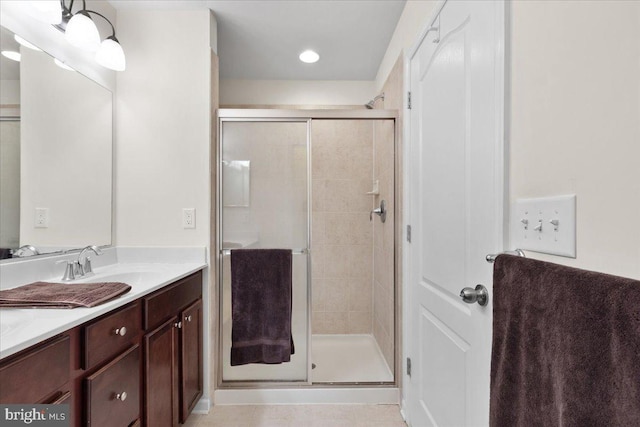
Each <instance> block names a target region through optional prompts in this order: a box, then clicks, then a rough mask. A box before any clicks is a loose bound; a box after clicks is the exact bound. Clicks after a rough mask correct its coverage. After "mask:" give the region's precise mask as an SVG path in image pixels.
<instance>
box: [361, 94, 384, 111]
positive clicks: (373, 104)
mask: <svg viewBox="0 0 640 427" xmlns="http://www.w3.org/2000/svg"><path fill="white" fill-rule="evenodd" d="M378 99H382V100H383V101H384V92H382V93H381V94H380V95H378V96H376V97H375V98H373V99H372V100H371V101H369V102H367V103H366V104H364V106H365V107H366V108H367V110H372V109H373V107H374V106H375V104H376V101H377V100H378Z"/></svg>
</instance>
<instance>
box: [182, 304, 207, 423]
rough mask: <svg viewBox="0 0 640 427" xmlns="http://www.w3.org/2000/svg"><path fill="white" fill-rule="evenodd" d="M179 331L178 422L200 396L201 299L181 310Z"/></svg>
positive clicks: (183, 420) (183, 418)
mask: <svg viewBox="0 0 640 427" xmlns="http://www.w3.org/2000/svg"><path fill="white" fill-rule="evenodd" d="M181 317H182V330H181V333H180V352H181V354H180V359H181V362H182V364H181V370H180V401H181V405H180V422H181V423H184V422H186V420H187V417H189V414H190V413H191V410H192V409H193V407H194V406H196V403H198V399H200V396H202V336H203V335H202V333H203V331H202V300H201V299H199V300H198V301H196V302H195V303H193V304H192V305H191V306H189V307H188V308H186V309H185V310H184V311H183V312H182V316H181Z"/></svg>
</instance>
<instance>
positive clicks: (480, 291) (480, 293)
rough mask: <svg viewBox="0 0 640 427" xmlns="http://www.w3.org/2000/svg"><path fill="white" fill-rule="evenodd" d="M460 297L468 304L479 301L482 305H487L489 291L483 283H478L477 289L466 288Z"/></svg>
mask: <svg viewBox="0 0 640 427" xmlns="http://www.w3.org/2000/svg"><path fill="white" fill-rule="evenodd" d="M460 298H462V301H464V302H466V303H467V304H473V303H474V302H477V303H478V304H480V305H483V306H484V305H487V302H489V291H488V290H487V288H485V287H484V286H482V285H477V286H476V288H475V289H473V288H464V289H463V290H461V291H460Z"/></svg>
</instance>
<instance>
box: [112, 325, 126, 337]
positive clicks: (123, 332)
mask: <svg viewBox="0 0 640 427" xmlns="http://www.w3.org/2000/svg"><path fill="white" fill-rule="evenodd" d="M113 332H114V333H115V334H116V335H120V336H121V337H123V336H125V335H126V334H127V328H126V327H124V326H123V327H121V328H118V329H116V330H114V331H113Z"/></svg>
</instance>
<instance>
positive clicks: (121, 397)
mask: <svg viewBox="0 0 640 427" xmlns="http://www.w3.org/2000/svg"><path fill="white" fill-rule="evenodd" d="M116 399H118V400H119V401H121V402H124V401H125V400H127V392H126V391H123V392H122V393H118V394H116Z"/></svg>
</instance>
